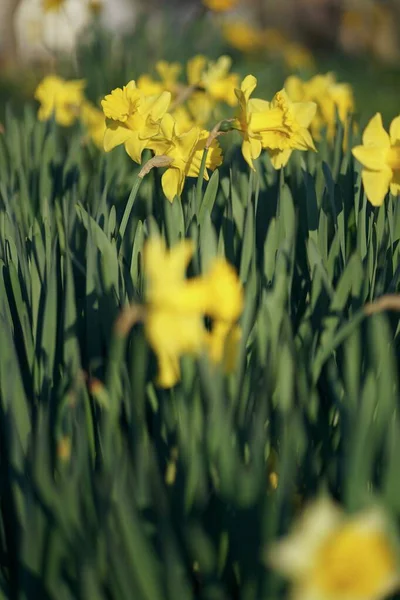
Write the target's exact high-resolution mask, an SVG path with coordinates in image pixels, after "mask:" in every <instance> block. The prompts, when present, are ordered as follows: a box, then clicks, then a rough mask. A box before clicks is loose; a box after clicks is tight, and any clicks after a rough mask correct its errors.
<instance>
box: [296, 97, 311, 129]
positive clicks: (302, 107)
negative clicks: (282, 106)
mask: <svg viewBox="0 0 400 600" xmlns="http://www.w3.org/2000/svg"><path fill="white" fill-rule="evenodd" d="M291 111H292V113H293V115H294V118H295V119H296V121H297V123H298V124H299V125H300V127H305V128H307V127H309V126H310V123H311V121H312V120H313V118H314V117H315V113H316V112H317V105H316V104H315V102H295V103H294V104H292V105H291Z"/></svg>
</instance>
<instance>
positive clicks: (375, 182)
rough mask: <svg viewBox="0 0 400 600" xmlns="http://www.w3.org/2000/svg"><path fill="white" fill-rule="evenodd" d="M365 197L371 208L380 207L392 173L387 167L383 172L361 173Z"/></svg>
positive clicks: (364, 171)
mask: <svg viewBox="0 0 400 600" xmlns="http://www.w3.org/2000/svg"><path fill="white" fill-rule="evenodd" d="M361 177H362V182H363V184H364V189H365V195H366V196H367V198H368V200H369V201H370V202H371V204H372V205H373V206H381V205H382V204H383V202H384V200H385V196H386V194H387V193H388V191H389V185H390V181H391V179H392V171H391V169H389V168H388V167H387V168H386V169H385V170H384V171H368V170H367V169H364V170H363V171H362V173H361Z"/></svg>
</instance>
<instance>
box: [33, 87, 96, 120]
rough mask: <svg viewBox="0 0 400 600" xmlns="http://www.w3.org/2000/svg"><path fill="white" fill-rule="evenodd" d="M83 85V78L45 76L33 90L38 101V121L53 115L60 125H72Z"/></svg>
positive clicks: (80, 100) (80, 102)
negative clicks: (69, 78) (66, 78)
mask: <svg viewBox="0 0 400 600" xmlns="http://www.w3.org/2000/svg"><path fill="white" fill-rule="evenodd" d="M84 87H85V82H84V81H83V80H72V81H65V80H64V79H62V78H61V77H58V76H57V75H48V76H46V77H45V78H44V79H43V80H42V81H41V82H40V83H39V85H38V86H37V88H36V91H35V98H36V100H38V101H39V102H40V108H39V111H38V119H39V121H47V120H49V119H50V118H51V117H52V116H53V115H54V118H55V120H56V122H57V123H59V124H60V125H64V126H65V127H68V126H69V125H72V124H73V123H74V121H75V120H76V118H77V117H78V116H79V109H80V106H81V104H82V102H83V100H84V95H83V88H84Z"/></svg>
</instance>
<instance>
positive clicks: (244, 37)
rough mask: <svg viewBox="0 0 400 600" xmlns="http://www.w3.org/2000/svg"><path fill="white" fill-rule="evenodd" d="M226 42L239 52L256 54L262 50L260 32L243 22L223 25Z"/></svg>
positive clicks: (231, 22) (261, 35) (262, 37)
mask: <svg viewBox="0 0 400 600" xmlns="http://www.w3.org/2000/svg"><path fill="white" fill-rule="evenodd" d="M222 33H223V35H224V37H225V39H226V41H227V42H228V43H229V44H230V45H231V46H233V48H236V49H237V50H240V51H241V52H249V53H250V52H258V51H259V50H261V49H262V48H263V44H264V36H263V33H262V31H260V30H259V29H257V28H256V27H253V26H252V25H250V24H248V23H244V22H243V21H230V22H227V23H225V24H224V25H223V28H222Z"/></svg>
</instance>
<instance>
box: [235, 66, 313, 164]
mask: <svg viewBox="0 0 400 600" xmlns="http://www.w3.org/2000/svg"><path fill="white" fill-rule="evenodd" d="M256 86H257V79H256V78H255V77H254V76H253V75H248V76H247V77H246V78H245V79H244V80H243V82H242V85H241V88H240V90H236V94H237V97H238V100H239V106H240V111H239V115H238V118H237V119H236V128H237V129H238V130H239V131H240V132H241V134H242V136H243V144H242V153H243V156H244V158H245V160H246V161H247V163H248V164H249V166H250V167H251V168H252V169H254V165H253V160H255V159H256V158H258V157H259V156H260V153H261V150H262V148H265V149H267V151H268V153H269V155H270V157H271V162H272V165H273V166H274V167H275V168H276V169H279V168H281V167H283V166H285V165H286V163H287V162H288V160H289V158H290V155H291V153H292V152H293V150H296V149H297V150H315V146H314V142H313V139H312V137H311V134H310V132H309V131H308V127H309V125H310V123H311V121H312V119H313V118H314V115H315V111H316V105H315V104H314V103H313V102H291V101H290V100H289V98H288V96H287V94H286V92H285V90H281V91H280V92H277V94H275V96H274V98H273V99H272V101H271V102H267V101H266V100H261V99H258V98H250V96H251V94H252V92H253V91H254V89H255V88H256Z"/></svg>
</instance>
